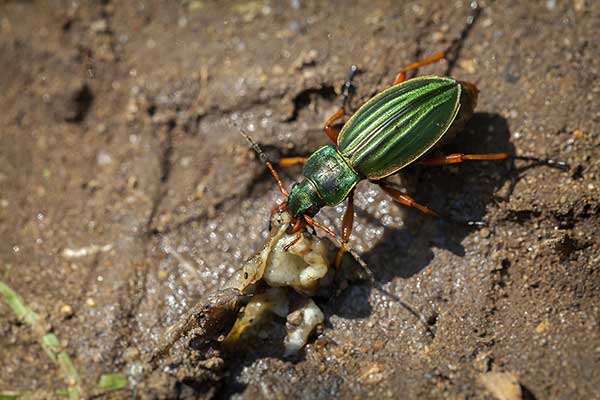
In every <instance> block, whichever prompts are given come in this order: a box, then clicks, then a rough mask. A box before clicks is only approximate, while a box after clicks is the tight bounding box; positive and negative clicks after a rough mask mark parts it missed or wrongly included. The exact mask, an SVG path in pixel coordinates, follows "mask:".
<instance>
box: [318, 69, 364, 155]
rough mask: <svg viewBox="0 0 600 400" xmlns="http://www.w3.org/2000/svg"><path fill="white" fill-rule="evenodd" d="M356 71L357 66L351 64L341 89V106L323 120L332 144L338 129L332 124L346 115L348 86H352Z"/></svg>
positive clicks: (335, 139)
mask: <svg viewBox="0 0 600 400" xmlns="http://www.w3.org/2000/svg"><path fill="white" fill-rule="evenodd" d="M357 72H358V67H357V66H356V65H353V66H352V67H350V72H349V73H348V78H346V82H345V83H344V88H343V89H342V107H341V108H340V109H339V110H337V111H336V112H335V114H333V115H332V116H331V117H329V119H328V120H327V121H325V127H324V129H325V134H326V135H327V137H329V140H331V141H332V142H333V144H337V137H338V134H339V131H338V130H337V129H335V128H334V127H333V124H334V123H335V122H336V121H338V120H340V119H341V118H342V117H343V116H344V115H346V104H347V103H348V99H349V98H350V88H351V87H352V79H354V75H356V73H357Z"/></svg>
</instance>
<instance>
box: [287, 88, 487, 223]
mask: <svg viewBox="0 0 600 400" xmlns="http://www.w3.org/2000/svg"><path fill="white" fill-rule="evenodd" d="M461 93H464V94H465V95H464V96H461ZM461 97H462V102H461ZM476 97H477V93H476V92H475V90H474V87H473V86H472V85H468V84H465V83H460V82H458V81H456V80H454V79H451V78H444V77H439V76H426V77H420V78H415V79H411V80H408V81H406V82H404V83H401V84H397V85H394V86H392V87H391V88H389V89H387V90H385V91H383V92H381V93H380V94H378V95H377V96H375V97H373V98H372V99H371V100H369V101H368V102H367V103H366V104H364V105H363V106H362V107H361V108H360V109H359V110H358V111H357V112H356V113H355V114H354V115H353V116H352V118H350V120H348V122H347V123H346V124H345V125H344V127H343V128H342V130H341V131H340V133H339V135H338V137H337V143H336V145H337V146H334V145H331V144H330V145H326V146H324V147H322V148H320V149H319V150H317V151H316V152H314V153H313V154H312V155H311V156H310V157H309V158H308V159H307V160H306V162H305V166H304V171H303V175H304V177H305V178H304V179H303V180H302V181H301V182H300V183H299V184H296V185H295V186H294V187H293V188H292V191H291V193H290V195H289V198H288V201H287V210H288V211H289V212H290V214H292V216H293V217H299V216H301V215H303V214H309V215H314V214H316V213H317V211H318V210H319V209H320V208H321V207H323V206H335V205H337V204H339V203H340V202H342V201H343V200H345V199H346V198H347V197H348V195H349V194H350V192H351V191H352V189H353V188H354V186H355V185H356V184H357V183H358V182H359V181H360V180H362V179H369V180H375V181H376V180H380V179H383V178H385V177H387V176H389V175H391V174H393V173H395V172H397V171H399V170H400V169H402V168H403V167H405V166H407V165H409V164H411V163H412V162H414V161H415V160H417V159H419V158H420V157H421V156H422V155H423V154H425V153H426V152H427V151H428V150H429V149H430V148H431V147H432V146H433V145H435V144H436V143H437V142H438V141H439V140H440V139H441V138H442V136H444V134H445V133H446V131H447V130H448V128H449V127H450V125H451V124H452V123H453V122H454V121H455V119H456V116H457V114H458V111H459V109H460V108H461V106H462V104H465V105H466V108H467V109H469V110H472V109H473V108H474V105H475V101H476ZM469 114H470V112H469Z"/></svg>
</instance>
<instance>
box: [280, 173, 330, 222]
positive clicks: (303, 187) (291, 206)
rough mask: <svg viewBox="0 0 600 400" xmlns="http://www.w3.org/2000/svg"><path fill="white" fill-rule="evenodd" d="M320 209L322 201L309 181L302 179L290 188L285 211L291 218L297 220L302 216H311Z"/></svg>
mask: <svg viewBox="0 0 600 400" xmlns="http://www.w3.org/2000/svg"><path fill="white" fill-rule="evenodd" d="M321 207H323V200H322V199H321V196H320V195H319V192H318V191H317V188H316V187H315V185H314V183H313V182H312V181H311V180H310V179H308V178H304V179H303V180H301V181H300V182H299V183H297V184H295V185H294V187H292V191H291V192H290V196H289V197H288V201H287V210H288V212H289V213H290V214H292V217H294V218H297V217H299V216H300V215H304V214H307V215H309V216H313V215H315V214H316V213H317V212H319V210H320V209H321Z"/></svg>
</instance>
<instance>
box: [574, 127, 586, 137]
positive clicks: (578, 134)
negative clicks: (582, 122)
mask: <svg viewBox="0 0 600 400" xmlns="http://www.w3.org/2000/svg"><path fill="white" fill-rule="evenodd" d="M573 136H574V137H575V139H581V138H582V137H584V136H585V132H584V131H582V130H579V129H575V130H574V131H573Z"/></svg>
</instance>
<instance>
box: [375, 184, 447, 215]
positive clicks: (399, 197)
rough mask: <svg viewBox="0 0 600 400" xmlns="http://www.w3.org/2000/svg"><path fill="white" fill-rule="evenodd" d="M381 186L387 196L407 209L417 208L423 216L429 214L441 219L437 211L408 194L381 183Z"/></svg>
mask: <svg viewBox="0 0 600 400" xmlns="http://www.w3.org/2000/svg"><path fill="white" fill-rule="evenodd" d="M379 186H381V188H382V189H383V191H384V192H386V193H387V194H389V195H390V196H392V198H393V199H394V200H396V201H397V202H398V203H400V204H402V205H405V206H407V207H413V208H416V209H417V210H419V211H421V212H422V213H423V214H427V215H429V216H431V217H436V218H439V217H440V214H438V213H437V212H436V211H434V210H432V209H431V208H429V207H427V206H424V205H422V204H419V203H417V202H416V201H415V200H414V199H413V198H412V197H410V196H409V195H407V194H406V193H402V192H401V191H399V190H397V189H394V188H392V187H391V186H387V185H386V184H384V183H379Z"/></svg>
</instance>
